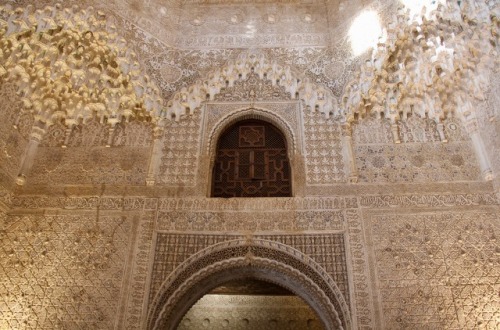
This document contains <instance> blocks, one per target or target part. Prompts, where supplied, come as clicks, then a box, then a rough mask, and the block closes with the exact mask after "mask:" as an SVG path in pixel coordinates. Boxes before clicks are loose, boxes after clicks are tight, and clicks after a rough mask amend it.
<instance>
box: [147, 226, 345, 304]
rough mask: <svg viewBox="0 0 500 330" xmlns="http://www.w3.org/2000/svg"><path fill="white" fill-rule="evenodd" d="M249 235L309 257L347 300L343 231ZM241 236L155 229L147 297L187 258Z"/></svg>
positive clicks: (155, 292) (151, 296) (152, 295)
mask: <svg viewBox="0 0 500 330" xmlns="http://www.w3.org/2000/svg"><path fill="white" fill-rule="evenodd" d="M252 237H254V238H255V239H265V240H271V241H276V242H279V243H282V244H286V245H289V246H291V247H293V248H295V249H297V250H299V251H301V252H302V253H304V254H306V255H307V256H309V257H310V258H312V259H313V260H314V261H316V262H317V263H318V264H319V265H320V266H322V267H323V269H325V271H327V273H328V274H329V275H330V276H331V277H332V279H333V280H334V281H335V283H336V285H337V286H338V288H339V290H340V291H341V292H342V294H343V295H344V298H345V299H346V302H347V303H348V304H349V294H348V291H349V290H348V279H347V266H346V253H345V247H344V236H343V234H317V235H255V236H252ZM241 238H244V236H241V235H205V234H168V233H158V236H157V239H156V247H155V257H154V264H153V271H152V273H151V286H150V291H149V299H150V300H149V301H150V302H151V301H152V299H153V298H154V296H155V295H156V294H157V292H158V291H159V289H160V287H161V284H162V283H163V282H164V281H165V279H166V278H167V277H168V275H169V274H170V273H171V272H172V271H173V270H174V269H175V268H176V267H178V266H179V265H180V264H182V263H183V262H184V261H185V260H186V259H187V258H189V257H191V256H192V255H193V254H195V253H196V252H199V251H201V250H203V249H205V248H207V247H209V246H212V245H214V244H217V243H221V242H225V241H229V240H235V239H241Z"/></svg>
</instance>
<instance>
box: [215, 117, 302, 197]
mask: <svg viewBox="0 0 500 330" xmlns="http://www.w3.org/2000/svg"><path fill="white" fill-rule="evenodd" d="M291 193H292V189H291V180H290V164H289V161H288V156H287V150H286V143H285V139H284V137H283V135H282V134H281V132H280V131H279V130H278V129H277V128H276V127H274V126H273V125H271V124H269V123H267V122H264V121H260V120H246V121H241V122H239V123H236V124H234V125H233V126H231V127H230V128H228V129H227V130H226V131H225V132H224V133H223V134H222V136H221V137H220V139H219V142H218V145H217V155H216V160H215V164H214V170H213V185H212V196H213V197H287V196H291Z"/></svg>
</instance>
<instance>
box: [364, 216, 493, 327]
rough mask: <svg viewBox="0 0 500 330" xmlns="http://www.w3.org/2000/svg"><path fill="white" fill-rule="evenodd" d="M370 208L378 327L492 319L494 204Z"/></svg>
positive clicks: (475, 323)
mask: <svg viewBox="0 0 500 330" xmlns="http://www.w3.org/2000/svg"><path fill="white" fill-rule="evenodd" d="M491 211H492V210H490V211H486V210H484V211H481V210H480V209H478V210H476V211H470V210H464V211H458V212H456V211H455V212H453V211H452V212H441V211H437V212H432V213H431V212H425V211H424V212H421V213H411V212H406V213H399V212H398V213H390V214H387V213H383V212H377V213H371V214H367V216H366V218H365V219H364V221H365V234H366V235H367V240H368V241H367V244H368V245H369V246H373V250H372V251H371V266H372V272H373V273H372V274H373V275H372V276H373V277H372V280H373V281H374V282H373V283H374V285H376V287H377V289H376V291H375V292H376V293H375V301H378V304H379V305H378V308H379V309H378V313H379V314H378V316H377V318H378V327H379V328H394V329H400V328H427V327H432V328H450V329H455V328H456V329H458V328H461V329H462V328H483V329H495V328H497V327H498V326H499V323H498V319H499V312H498V311H499V310H500V308H499V307H500V300H499V298H498V295H497V294H496V293H497V292H498V290H499V288H500V283H499V281H498V278H499V274H498V269H500V267H499V264H498V257H497V254H498V250H499V249H500V246H499V244H498V240H497V239H496V237H497V236H498V235H499V233H500V227H499V226H498V217H499V214H498V212H494V211H493V212H491Z"/></svg>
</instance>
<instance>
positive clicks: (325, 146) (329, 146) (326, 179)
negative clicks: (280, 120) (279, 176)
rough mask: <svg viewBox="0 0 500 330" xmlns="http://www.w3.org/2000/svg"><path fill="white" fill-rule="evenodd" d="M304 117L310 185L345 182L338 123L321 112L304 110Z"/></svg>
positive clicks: (340, 134) (307, 171)
mask: <svg viewBox="0 0 500 330" xmlns="http://www.w3.org/2000/svg"><path fill="white" fill-rule="evenodd" d="M303 116H304V141H305V159H306V174H307V184H309V185H318V184H333V183H337V182H345V181H346V174H345V170H344V158H343V155H342V140H341V137H342V133H341V129H340V125H339V123H337V122H336V121H335V119H333V118H325V117H324V115H323V114H321V113H319V112H318V111H304V114H303Z"/></svg>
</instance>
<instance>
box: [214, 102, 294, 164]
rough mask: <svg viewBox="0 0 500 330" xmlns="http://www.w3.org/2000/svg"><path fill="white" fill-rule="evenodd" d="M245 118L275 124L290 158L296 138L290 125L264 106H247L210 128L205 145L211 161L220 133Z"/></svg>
mask: <svg viewBox="0 0 500 330" xmlns="http://www.w3.org/2000/svg"><path fill="white" fill-rule="evenodd" d="M245 119H259V120H263V121H267V122H269V123H271V124H273V125H274V126H276V127H277V128H278V129H279V130H280V131H281V132H282V133H283V134H284V135H285V139H286V143H287V149H288V156H289V158H290V159H292V156H293V155H294V154H295V153H296V152H297V138H296V137H295V134H294V132H293V130H292V128H291V127H290V125H289V124H288V123H287V122H286V121H285V120H284V119H283V118H281V117H280V116H279V115H277V114H275V113H274V112H272V111H269V110H267V109H264V108H258V107H248V106H247V107H244V108H239V109H236V110H234V111H232V112H231V113H229V114H227V115H226V116H224V117H223V118H222V119H220V120H219V121H218V122H217V123H215V124H214V125H213V127H212V128H210V129H211V131H210V133H209V134H208V138H207V144H206V147H207V152H208V154H209V155H210V160H211V161H214V160H215V155H216V148H217V141H218V140H219V137H220V135H221V134H222V133H223V132H224V131H225V130H226V129H227V128H228V127H229V126H231V125H232V124H234V123H236V122H238V121H241V120H245Z"/></svg>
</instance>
